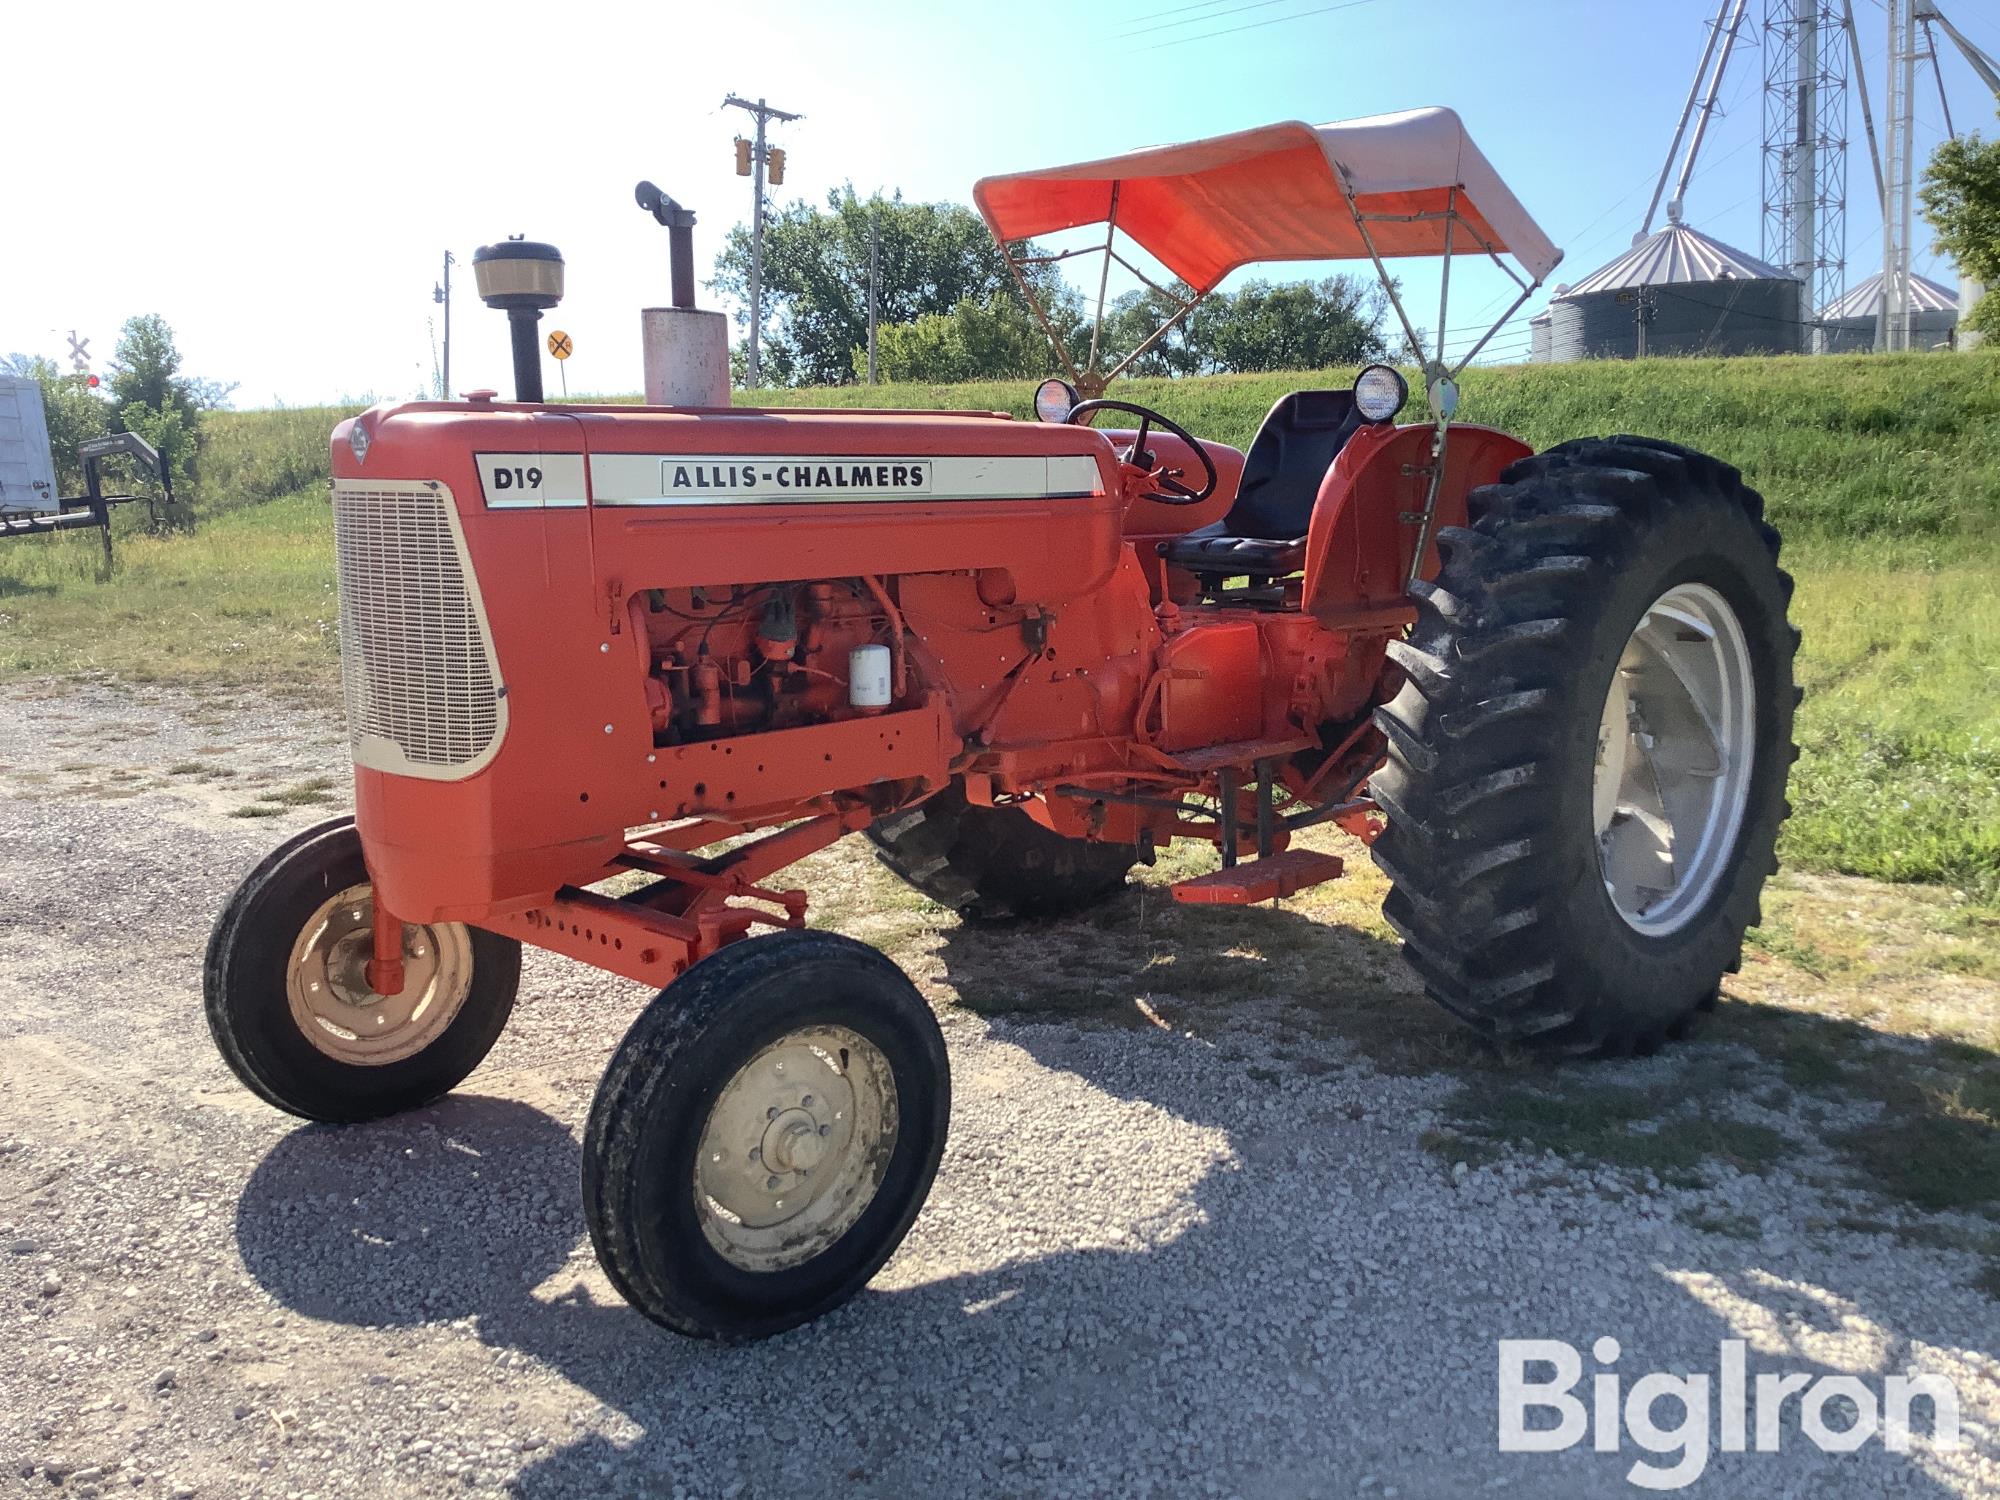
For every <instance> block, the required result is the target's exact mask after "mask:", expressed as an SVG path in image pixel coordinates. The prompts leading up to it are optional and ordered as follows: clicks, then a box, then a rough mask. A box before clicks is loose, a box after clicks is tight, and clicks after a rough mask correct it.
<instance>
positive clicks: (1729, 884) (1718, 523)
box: [1371, 437, 1798, 1055]
mask: <svg viewBox="0 0 2000 1500" xmlns="http://www.w3.org/2000/svg"><path fill="white" fill-rule="evenodd" d="M1469 509H1470V512H1471V515H1472V517H1473V524H1472V526H1471V527H1470V528H1467V529H1461V528H1449V529H1447V530H1446V531H1444V532H1443V533H1442V534H1441V535H1440V537H1439V543H1440V547H1441V550H1442V553H1443V557H1444V564H1443V567H1442V568H1441V570H1440V572H1439V574H1438V577H1437V580H1436V582H1435V583H1434V584H1419V585H1417V587H1416V594H1417V596H1418V607H1417V622H1416V625H1415V626H1414V627H1413V629H1412V630H1411V633H1410V636H1409V639H1408V640H1407V641H1399V642H1395V643H1392V644H1391V646H1390V647H1389V651H1390V655H1391V657H1392V659H1393V660H1394V661H1395V662H1396V663H1397V665H1399V666H1400V667H1401V668H1402V669H1403V671H1404V673H1405V674H1406V680H1405V682H1404V684H1403V686H1402V689H1401V690H1400V691H1399V692H1398V693H1397V695H1396V697H1395V698H1394V699H1393V700H1392V701H1391V702H1390V703H1389V704H1387V705H1386V706H1385V707H1383V708H1382V709H1380V710H1378V711H1377V716H1376V718H1377V723H1378V724H1379V725H1380V726H1381V728H1382V730H1383V732H1384V734H1385V736H1386V737H1387V739H1388V745H1389V753H1388V761H1387V763H1386V764H1385V765H1384V766H1383V768H1382V769H1381V770H1380V771H1379V772H1377V773H1376V775H1375V777H1374V778H1373V780H1372V782H1371V788H1372V791H1373V795H1374V797H1375V800H1376V801H1377V802H1378V803H1379V804H1380V805H1381V806H1382V808H1383V810H1384V811H1385V812H1386V813H1387V814H1388V818H1389V823H1388V828H1387V829H1386V830H1385V831H1384V833H1383V834H1382V836H1381V838H1380V839H1379V840H1378V841H1377V842H1376V844H1375V846H1374V855H1375V860H1376V862H1377V864H1379V865H1380V866H1381V868H1382V869H1383V871H1384V872H1385V873H1386V874H1387V875H1388V876H1389V879H1390V881H1391V884H1392V889H1391V891H1390V894H1389V896H1388V899H1387V900H1386V902H1385V903H1384V905H1383V914H1384V916H1385V917H1386V918H1387V920H1388V921H1389V923H1390V925H1391V926H1392V927H1394V928H1395V929H1396V931H1397V932H1398V933H1400V934H1401V935H1402V938H1403V941H1404V952H1405V955H1406V957H1407V958H1408V959H1409V961H1410V963H1411V965H1412V966H1413V967H1414V968H1415V969H1416V971H1417V973H1418V974H1419V976H1421V978H1422V980H1423V982H1424V987H1425V989H1426V990H1427V991H1428V992H1429V994H1430V995H1431V996H1432V998H1433V999H1435V1000H1436V1001H1438V1003H1440V1004H1441V1005H1443V1006H1444V1007H1445V1008H1446V1009H1448V1010H1450V1011H1451V1012H1452V1013H1453V1014H1454V1015H1456V1016H1458V1017H1459V1018H1460V1019H1462V1020H1464V1021H1466V1022H1467V1023H1468V1024H1470V1025H1471V1026H1473V1027H1475V1028H1476V1029H1477V1030H1479V1031H1480V1032H1482V1033H1483V1034H1484V1035H1486V1036H1487V1037H1489V1038H1491V1039H1493V1040H1495V1041H1500V1042H1508V1043H1516V1044H1519V1045H1522V1046H1525V1047H1529V1048H1533V1049H1535V1050H1539V1051H1546V1052H1552V1053H1559V1054H1585V1053H1608V1054H1614V1055H1622V1054H1630V1053H1645V1052H1650V1051H1651V1050H1653V1049H1654V1048H1655V1047H1657V1046H1658V1045H1659V1043H1660V1042H1661V1041H1662V1040H1663V1039H1664V1038H1665V1037H1667V1036H1669V1035H1677V1034H1679V1032H1680V1031H1681V1030H1682V1029H1683V1028H1684V1027H1685V1026H1686V1025H1687V1024H1688V1023H1689V1021H1690V1020H1691V1019H1692V1017H1693V1015H1694V1014H1695V1012H1697V1011H1698V1010H1701V1009H1705V1008H1708V1007H1711V1006H1712V1005H1713V1004H1714V1001H1715V997H1716V993H1717V986H1718V985H1719V984H1720V982H1721V979H1722V976H1723V974H1724V973H1725V972H1731V971H1734V970H1735V969H1736V967H1737V966H1738V964H1739V963H1740V962H1741V957H1742V943H1743V934H1744V930H1745V929H1746V928H1747V927H1749V926H1751V925H1753V924H1754V923H1756V922H1757V921H1758V920H1759V915H1760V912H1759V895H1760V892H1761V891H1762V888H1763V885H1764V881H1765V879H1766V877H1767V876H1769V875H1770V874H1771V873H1772V872H1774V871H1775V870H1776V869H1777V860H1776V857H1775V854H1774V849H1775V845H1776V842H1777V837H1778V830H1779V827H1780V825H1781V824H1782V823H1783V821H1784V818H1785V816H1786V815H1787V813H1788V812H1789V811H1790V808H1789V805H1788V804H1787V803H1786V801H1785V782H1786V778H1787V776H1788V775H1789V772H1790V767H1791V763H1792V761H1793V760H1795V759H1796V758H1797V754H1798V752H1797V749H1796V747H1795V746H1794V745H1793V744H1792V716H1793V709H1794V707H1795V706H1796V703H1797V701H1798V695H1797V692H1796V690H1795V688H1794V686H1793V682H1792V658H1793V655H1794V653H1795V651H1796V650H1797V646H1798V633H1797V631H1795V630H1793V629H1792V628H1791V626H1790V625H1789V624H1788V623H1787V621H1786V616H1785V611H1786V606H1787V604H1788V603H1789V601H1790V598H1791V592H1792V582H1791V579H1790V577H1789V576H1787V575H1786V574H1785V573H1784V572H1783V571H1782V570H1781V569H1780V568H1779V567H1778V566H1777V558H1778V546H1779V538H1778V533H1777V532H1776V531H1775V530H1774V529H1772V528H1771V527H1770V526H1767V525H1765V524H1764V522H1763V501H1762V499H1761V498H1760V497H1759V496H1758V495H1757V493H1756V492H1755V491H1754V490H1751V489H1749V488H1747V487H1746V486H1745V485H1744V484H1743V482H1742V479H1741V476H1740V475H1739V474H1738V473H1737V471H1736V470H1735V469H1733V468H1731V467H1729V466H1728V465H1727V464H1724V463H1721V462H1719V461H1718V460H1716V459H1713V458H1709V457H1707V456H1705V455H1703V454H1699V453H1695V452H1693V451H1691V450H1689V449H1686V448H1680V447H1676V446H1674V445H1672V444H1668V443H1662V442H1657V441H1654V440H1651V439H1645V438H1632V437H1616V438H1609V439H1585V440H1581V441H1577V442H1570V443H1564V444H1562V445H1560V446H1559V447H1556V448H1553V449H1550V450H1549V451H1548V452H1546V453H1543V454H1539V455H1537V456H1535V457H1533V458H1528V459H1523V460H1521V461H1520V462H1518V463H1516V464H1514V465H1512V466H1511V467H1510V468H1508V470H1507V471H1506V473H1505V474H1504V475H1503V476H1502V482H1501V483H1499V484H1497V485H1488V486H1484V487H1483V488H1481V489H1479V490H1477V491H1475V492H1474V493H1473V495H1472V496H1471V503H1470V507H1469ZM1687 599H1693V600H1696V601H1703V602H1704V604H1703V607H1705V608H1707V609H1708V610H1709V611H1710V616H1709V617H1708V618H1707V620H1706V623H1705V622H1704V618H1703V617H1699V616H1698V615H1691V614H1689V613H1687V612H1686V611H1685V610H1681V611H1680V612H1676V611H1677V609H1678V606H1679V602H1680V601H1683V600H1687ZM1705 601H1713V603H1705ZM1642 624H1643V625H1645V626H1646V630H1645V631H1644V632H1641V630H1640V626H1641V625H1642ZM1705 629H1706V630H1707V631H1708V633H1707V634H1706V635H1704V634H1703V631H1704V630H1705ZM1718 642H1719V643H1722V644H1716V643H1718ZM1656 643H1657V644H1656ZM1647 650H1650V651H1652V653H1653V654H1652V655H1646V654H1644V653H1645V652H1646V651H1647ZM1704 653H1708V654H1707V655H1704ZM1711 656H1712V657H1713V659H1714V660H1715V661H1716V662H1718V663H1722V665H1719V666H1716V667H1714V668H1713V669H1712V670H1713V672H1714V676H1713V677H1712V678H1711V677H1709V676H1707V675H1705V674H1707V673H1709V672H1710V671H1711V668H1710V667H1708V666H1704V665H1702V663H1704V662H1707V661H1709V660H1710V657H1711ZM1690 661H1692V662H1693V663H1694V665H1692V666H1690V665H1689V662H1690ZM1732 663H1733V664H1734V665H1733V666H1732V665H1731V664H1732ZM1732 672H1733V673H1734V677H1732V676H1731V673H1732ZM1649 674H1650V675H1649ZM1635 681H1637V682H1644V683H1646V684H1653V686H1651V687H1649V691H1651V692H1653V693H1654V694H1655V695H1656V701H1657V702H1658V703H1659V704H1660V705H1661V706H1659V707H1657V708H1655V709H1653V710H1652V715H1651V717H1650V718H1649V717H1648V715H1647V714H1646V713H1642V712H1640V711H1639V708H1638V707H1634V708H1631V709H1629V711H1628V688H1630V685H1631V684H1632V683H1634V682H1635ZM1725 681H1734V682H1736V683H1737V686H1735V687H1715V686H1712V685H1711V684H1713V683H1724V682H1725ZM1675 691H1679V692H1680V693H1681V694H1682V695H1683V696H1684V697H1685V700H1686V706H1685V707H1684V708H1676V707H1675V705H1674V704H1673V703H1672V702H1671V699H1672V695H1673V693H1674V692H1675ZM1629 696H1630V703H1631V704H1633V705H1640V699H1639V697H1638V690H1637V689H1636V688H1630V694H1629ZM1717 705H1722V707H1718V706H1717ZM1728 705H1735V706H1734V707H1733V708H1731V709H1730V710H1729V711H1728V712H1724V711H1723V707H1726V706H1728ZM1640 706H1641V707H1643V706H1644V705H1640ZM1670 709H1672V710H1673V711H1674V712H1675V713H1676V714H1677V715H1678V718H1679V720H1680V722H1681V723H1683V724H1686V725H1692V726H1693V727H1692V728H1690V729H1686V730H1685V731H1683V732H1682V737H1681V738H1680V739H1675V738H1673V737H1672V736H1670V735H1669V734H1668V732H1667V731H1666V730H1665V729H1663V728H1661V723H1662V722H1663V721H1664V720H1665V719H1666V717H1667V715H1668V713H1669V710H1670ZM1614 724H1615V725H1617V726H1620V727H1622V728H1624V729H1625V731H1626V733H1625V735H1620V734H1618V733H1616V732H1615V731H1614V728H1613V726H1614ZM1725 725H1733V726H1734V730H1733V732H1730V733H1725V732H1724V731H1723V729H1722V727H1721V726H1725ZM1704 735H1706V736H1708V737H1709V738H1710V739H1712V741H1713V744H1714V746H1716V747H1718V748H1717V753H1716V754H1715V755H1714V756H1713V757H1712V759H1713V762H1714V767H1713V768H1711V767H1710V766H1709V765H1708V764H1707V759H1708V757H1706V756H1704V755H1702V754H1698V753H1697V751H1696V749H1694V748H1689V747H1691V746H1693V747H1699V746H1700V745H1701V743H1702V742H1703V736H1704ZM1626 736H1629V740H1628V739H1627V738H1626ZM1725 741H1726V742H1727V744H1728V745H1729V746H1732V747H1734V750H1733V751H1731V750H1726V749H1723V748H1720V747H1723V746H1724V744H1725ZM1627 744H1629V745H1630V746H1632V747H1639V748H1634V749H1632V750H1631V751H1630V752H1629V753H1630V755H1631V756H1633V757H1635V758H1634V759H1632V760H1631V762H1630V764H1631V765H1632V766H1633V768H1634V769H1632V770H1631V771H1630V772H1629V773H1627V772H1624V771H1623V770H1622V769H1619V768H1622V767H1624V766H1625V765H1626V764H1627V761H1626V759H1625V758H1624V757H1625V756H1626V755H1627V751H1626V749H1625V748H1623V747H1624V746H1625V745H1627ZM1607 746H1609V747H1610V748H1609V749H1607ZM1677 747H1678V748H1679V751H1680V754H1681V757H1682V759H1681V761H1680V762H1679V763H1675V762H1673V761H1670V760H1669V759H1668V755H1669V752H1673V751H1675V750H1676V748H1677ZM1637 757H1643V760H1641V759H1639V758H1637ZM1746 760H1747V766H1745V765H1744V762H1745V761H1746ZM1697 762H1700V764H1699V765H1697ZM1607 763H1608V764H1611V765H1612V766H1613V767H1614V769H1613V771H1612V772H1611V774H1610V776H1609V778H1608V781H1609V784H1610V790H1611V793H1612V795H1611V796H1610V797H1609V798H1607V796H1606V790H1605V788H1606V783H1607V777H1606V774H1605V772H1604V771H1603V769H1602V768H1603V767H1604V766H1606V765H1607ZM1662 767H1665V768H1666V769H1664V770H1663V769H1661V768H1662ZM1690 767H1695V768H1694V769H1689V768H1690ZM1732 768H1733V769H1732ZM1628 776H1629V778H1630V779H1627V778H1628ZM1648 777H1650V782H1647V781H1646V780H1645V778H1648ZM1642 784H1643V785H1649V786H1650V787H1651V791H1650V792H1645V791H1643V790H1642V791H1640V792H1638V793H1635V794H1634V795H1636V796H1639V797H1641V798H1644V797H1650V798H1651V799H1652V803H1651V805H1652V806H1653V807H1655V808H1657V809H1658V810H1659V812H1660V814H1661V815H1660V816H1655V815H1654V814H1653V813H1650V812H1645V811H1638V812H1635V811H1633V805H1632V804H1629V803H1627V802H1624V801H1620V800H1619V795H1620V794H1619V788H1620V787H1641V786H1642ZM1668 790H1671V791H1672V792H1673V794H1674V796H1673V797H1669V796H1668V795H1667V791H1668ZM1675 798H1692V799H1693V800H1692V801H1682V802H1679V803H1678V804H1677V805H1678V806H1679V807H1681V808H1683V809H1685V808H1693V809H1696V812H1695V813H1693V814H1690V815H1688V816H1686V817H1684V818H1682V819H1681V820H1680V821H1679V822H1678V823H1676V822H1675V821H1673V820H1672V819H1670V818H1666V817H1665V816H1664V815H1665V814H1666V813H1667V812H1668V811H1669V810H1671V809H1672V808H1673V807H1674V806H1675V805H1676V803H1675V800H1674V799H1675ZM1703 798H1707V799H1709V800H1707V801H1703V800H1702V799H1703ZM1635 817H1636V818H1639V819H1640V820H1641V821H1642V822H1643V823H1645V824H1647V825H1648V826H1649V827H1655V828H1656V829H1657V830H1658V831H1655V832H1652V833H1651V834H1650V835H1649V838H1650V840H1651V842H1650V843H1649V844H1647V845H1646V846H1645V849H1644V853H1645V860H1644V861H1643V863H1642V867H1643V869H1644V871H1645V878H1644V880H1642V881H1634V880H1633V879H1631V878H1630V876H1629V871H1630V869H1631V868H1632V866H1631V863H1630V861H1629V860H1628V859H1626V858H1622V857H1620V856H1619V855H1617V854H1616V853H1614V852H1613V851H1614V846H1615V845H1616V841H1617V840H1618V839H1620V838H1623V837H1625V836H1626V830H1625V825H1626V824H1627V823H1629V822H1630V821H1631V820H1632V819H1634V818H1635ZM1642 831H1643V830H1642ZM1718 841H1719V842H1718ZM1648 882H1651V883H1648Z"/></svg>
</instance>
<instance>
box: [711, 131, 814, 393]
mask: <svg viewBox="0 0 2000 1500" xmlns="http://www.w3.org/2000/svg"><path fill="white" fill-rule="evenodd" d="M722 106H723V108H725V109H729V108H735V109H742V110H748V111H749V112H750V114H751V115H753V116H754V117H755V118H756V121H757V143H756V145H755V146H754V147H753V148H752V149H751V152H750V167H751V191H752V192H753V193H754V194H755V196H754V197H753V198H752V199H751V203H750V369H749V383H750V385H751V386H752V387H755V386H760V385H762V384H763V383H764V367H763V362H762V360H761V359H760V357H759V351H758V347H757V345H758V342H759V335H760V333H761V332H762V329H763V324H764V164H765V162H766V160H767V159H768V156H767V153H766V151H765V147H764V127H765V125H766V124H767V123H769V122H770V121H772V120H798V119H803V118H804V116H802V115H795V114H788V113H786V112H785V111H784V110H782V109H773V108H772V107H771V106H770V105H769V104H766V103H765V102H764V101H763V100H762V99H759V100H758V101H757V102H756V103H755V104H752V103H751V102H750V101H749V100H748V99H739V98H737V97H736V96H735V95H734V94H731V95H730V96H729V97H728V98H726V99H724V100H723V101H722Z"/></svg>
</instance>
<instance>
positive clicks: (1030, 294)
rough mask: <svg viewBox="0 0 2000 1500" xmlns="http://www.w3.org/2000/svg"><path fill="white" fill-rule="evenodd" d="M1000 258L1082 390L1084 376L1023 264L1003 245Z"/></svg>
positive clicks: (1058, 356)
mask: <svg viewBox="0 0 2000 1500" xmlns="http://www.w3.org/2000/svg"><path fill="white" fill-rule="evenodd" d="M1000 258H1001V259H1002V260H1004V261H1006V262H1007V269H1008V270H1009V271H1011V272H1013V273H1014V284H1015V285H1016V286H1018V287H1019V288H1020V289H1021V300H1022V301H1023V302H1025V303H1027V304H1028V311H1029V312H1031V313H1033V314H1034V315H1035V321H1036V322H1037V323H1040V324H1041V325H1042V332H1043V333H1045V334H1047V335H1048V336H1049V344H1050V347H1052V348H1053V349H1054V350H1055V351H1056V358H1057V359H1059V360H1061V361H1062V365H1063V368H1064V369H1065V370H1067V371H1069V378H1070V381H1071V382H1072V383H1073V384H1074V385H1076V386H1077V387H1079V388H1081V387H1082V385H1083V376H1082V375H1080V374H1078V373H1077V368H1076V361H1075V360H1074V359H1071V358H1070V353H1069V346H1068V345H1067V344H1065V343H1064V342H1063V341H1062V335H1061V334H1059V333H1057V332H1056V330H1055V325H1054V324H1052V323H1050V322H1049V315H1048V314H1047V313H1045V312H1043V311H1042V299H1041V298H1039V297H1037V296H1036V295H1035V289H1034V288H1033V287H1031V286H1029V285H1028V278H1027V276H1026V275H1025V274H1024V273H1023V272H1022V270H1021V262H1019V261H1017V260H1015V259H1014V256H1013V252H1011V251H1010V250H1008V248H1007V247H1006V246H1005V245H1004V244H1003V245H1002V246H1001V247H1000Z"/></svg>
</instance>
